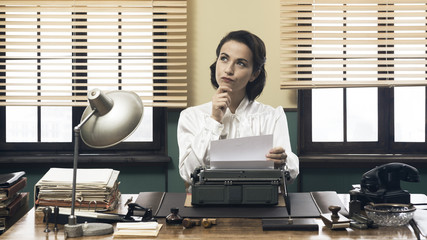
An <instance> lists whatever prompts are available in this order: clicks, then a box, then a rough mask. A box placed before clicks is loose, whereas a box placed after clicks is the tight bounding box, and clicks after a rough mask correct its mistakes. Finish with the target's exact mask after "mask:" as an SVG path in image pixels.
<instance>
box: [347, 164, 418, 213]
mask: <svg viewBox="0 0 427 240" xmlns="http://www.w3.org/2000/svg"><path fill="white" fill-rule="evenodd" d="M400 181H406V182H419V181H420V177H419V173H418V170H417V169H416V168H414V167H412V166H410V165H408V164H405V163H387V164H384V165H381V166H378V167H375V168H373V169H371V170H369V171H368V172H366V173H364V174H363V175H362V179H361V183H360V189H353V190H351V191H350V196H351V199H357V200H360V201H361V203H362V206H364V205H366V204H367V203H368V202H373V203H405V204H408V203H410V194H409V192H408V191H406V190H402V189H401V187H400Z"/></svg>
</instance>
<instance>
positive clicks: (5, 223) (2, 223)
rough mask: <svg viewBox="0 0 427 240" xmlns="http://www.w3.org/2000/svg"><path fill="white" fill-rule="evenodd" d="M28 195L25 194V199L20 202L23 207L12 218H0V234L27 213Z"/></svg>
mask: <svg viewBox="0 0 427 240" xmlns="http://www.w3.org/2000/svg"><path fill="white" fill-rule="evenodd" d="M28 195H29V194H28V192H26V197H24V198H23V200H22V201H21V202H22V203H23V205H21V206H20V207H19V208H18V209H16V211H15V212H14V214H13V215H12V216H7V217H0V234H1V233H2V232H4V231H6V230H7V229H8V228H10V227H11V226H12V225H13V224H15V223H16V222H17V221H18V220H19V219H21V218H22V217H23V216H24V215H25V214H26V213H27V212H28V210H29V208H28ZM0 238H1V237H0Z"/></svg>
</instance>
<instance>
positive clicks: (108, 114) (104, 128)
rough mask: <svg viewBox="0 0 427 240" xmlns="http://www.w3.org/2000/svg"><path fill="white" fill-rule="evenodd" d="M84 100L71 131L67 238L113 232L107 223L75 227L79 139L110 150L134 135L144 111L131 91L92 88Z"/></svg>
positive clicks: (138, 98)
mask: <svg viewBox="0 0 427 240" xmlns="http://www.w3.org/2000/svg"><path fill="white" fill-rule="evenodd" d="M88 100H89V106H88V107H87V108H86V109H85V111H84V112H83V115H82V118H81V119H82V120H81V122H80V124H78V125H77V126H76V127H75V128H74V161H73V183H72V200H71V215H70V216H69V217H68V224H65V226H64V230H65V234H66V236H67V237H81V236H83V235H85V236H89V235H104V234H109V233H112V232H113V226H112V225H111V224H106V223H86V224H77V218H76V216H75V215H74V210H75V201H76V180H77V163H78V158H79V141H80V136H81V138H82V140H83V142H84V143H86V145H88V146H89V147H92V148H107V147H111V146H113V145H116V144H118V143H120V142H121V141H123V140H124V139H126V138H127V137H128V136H130V135H131V134H132V133H133V132H134V130H135V129H136V128H137V127H138V125H139V123H140V122H141V119H142V115H143V111H144V106H143V104H142V101H141V98H140V97H139V96H138V95H137V94H135V93H133V92H126V91H111V92H108V93H103V92H101V90H99V89H93V90H91V91H89V92H88Z"/></svg>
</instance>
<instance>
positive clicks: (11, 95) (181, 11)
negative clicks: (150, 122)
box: [0, 0, 187, 107]
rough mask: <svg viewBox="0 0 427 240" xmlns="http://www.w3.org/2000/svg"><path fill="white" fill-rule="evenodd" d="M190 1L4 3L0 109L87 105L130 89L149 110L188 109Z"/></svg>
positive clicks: (12, 0) (38, 0)
mask: <svg viewBox="0 0 427 240" xmlns="http://www.w3.org/2000/svg"><path fill="white" fill-rule="evenodd" d="M186 8H187V1H186V0H166V1H157V0H125V1H109V0H107V1H105V0H103V1H100V0H98V1H97V0H92V1H85V0H74V1H46V0H45V1H43V0H3V1H1V3H0V106H86V105H87V96H86V94H87V91H88V90H90V89H92V88H100V89H101V90H103V91H111V90H130V91H134V92H136V93H137V94H138V95H140V96H141V99H142V100H143V102H144V105H145V106H153V107H185V106H186V105H187V70H186V68H187V40H186V34H187V10H186Z"/></svg>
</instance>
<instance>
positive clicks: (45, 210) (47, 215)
mask: <svg viewBox="0 0 427 240" xmlns="http://www.w3.org/2000/svg"><path fill="white" fill-rule="evenodd" d="M43 213H44V221H45V222H46V228H45V229H44V232H45V233H48V232H50V229H49V218H50V214H52V208H50V207H45V208H43Z"/></svg>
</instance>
